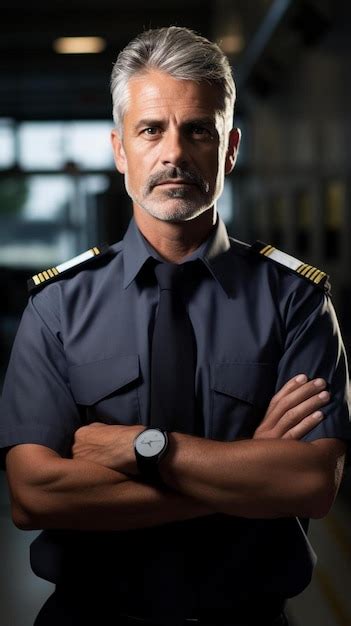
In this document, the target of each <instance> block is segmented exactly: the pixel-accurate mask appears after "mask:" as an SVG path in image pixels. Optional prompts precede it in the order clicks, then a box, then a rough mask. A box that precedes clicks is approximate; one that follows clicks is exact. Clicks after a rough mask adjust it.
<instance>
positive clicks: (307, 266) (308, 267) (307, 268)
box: [299, 265, 311, 276]
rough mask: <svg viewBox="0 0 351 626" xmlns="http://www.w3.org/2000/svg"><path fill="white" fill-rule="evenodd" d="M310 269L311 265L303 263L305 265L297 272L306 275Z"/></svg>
mask: <svg viewBox="0 0 351 626" xmlns="http://www.w3.org/2000/svg"><path fill="white" fill-rule="evenodd" d="M310 269H311V265H305V267H304V268H303V270H301V272H299V274H302V276H306V274H307V272H309V271H310Z"/></svg>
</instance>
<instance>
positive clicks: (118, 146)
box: [111, 129, 127, 174]
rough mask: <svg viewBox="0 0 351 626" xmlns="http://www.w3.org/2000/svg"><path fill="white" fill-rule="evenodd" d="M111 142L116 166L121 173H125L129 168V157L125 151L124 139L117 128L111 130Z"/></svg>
mask: <svg viewBox="0 0 351 626" xmlns="http://www.w3.org/2000/svg"><path fill="white" fill-rule="evenodd" d="M111 142H112V149H113V155H114V159H115V164H116V167H117V169H118V171H119V172H120V173H121V174H125V173H126V170H127V157H126V153H125V152H124V148H123V143H122V139H121V137H120V136H119V134H118V132H117V131H116V130H115V129H113V131H112V132H111Z"/></svg>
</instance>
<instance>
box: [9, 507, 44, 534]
mask: <svg viewBox="0 0 351 626" xmlns="http://www.w3.org/2000/svg"><path fill="white" fill-rule="evenodd" d="M11 517H12V521H13V523H14V525H15V526H16V528H18V529H19V530H39V529H40V528H41V526H40V525H39V524H38V523H37V522H36V521H35V519H34V516H33V515H32V514H31V512H30V511H28V510H26V509H24V508H23V507H22V506H20V505H19V504H18V503H14V502H13V503H12V506H11Z"/></svg>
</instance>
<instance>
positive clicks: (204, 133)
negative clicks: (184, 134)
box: [189, 124, 213, 140]
mask: <svg viewBox="0 0 351 626" xmlns="http://www.w3.org/2000/svg"><path fill="white" fill-rule="evenodd" d="M189 131H190V134H191V136H192V137H194V139H202V140H205V139H212V138H213V133H212V131H211V130H210V129H209V128H208V127H207V126H203V125H201V124H191V125H190V127H189Z"/></svg>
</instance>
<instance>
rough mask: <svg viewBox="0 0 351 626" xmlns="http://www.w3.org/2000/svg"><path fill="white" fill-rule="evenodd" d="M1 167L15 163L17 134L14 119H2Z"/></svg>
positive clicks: (0, 130) (0, 134)
mask: <svg viewBox="0 0 351 626" xmlns="http://www.w3.org/2000/svg"><path fill="white" fill-rule="evenodd" d="M0 146H1V150H0V169H7V168H9V167H13V166H14V164H15V160H16V159H15V135H14V132H13V124H12V120H6V119H0Z"/></svg>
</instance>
